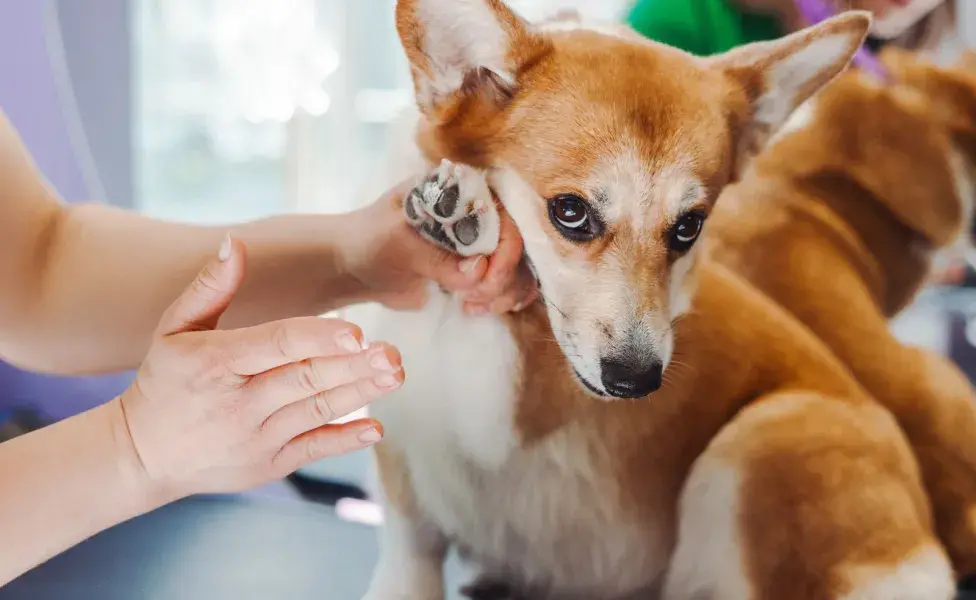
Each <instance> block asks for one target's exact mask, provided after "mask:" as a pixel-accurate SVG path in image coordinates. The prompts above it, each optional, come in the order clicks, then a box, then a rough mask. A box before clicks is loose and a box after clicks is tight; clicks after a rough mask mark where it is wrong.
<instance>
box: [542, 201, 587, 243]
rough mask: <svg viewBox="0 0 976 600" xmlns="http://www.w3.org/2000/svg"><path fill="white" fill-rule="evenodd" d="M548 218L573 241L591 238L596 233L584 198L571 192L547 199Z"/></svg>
mask: <svg viewBox="0 0 976 600" xmlns="http://www.w3.org/2000/svg"><path fill="white" fill-rule="evenodd" d="M549 220H550V221H552V224H553V225H555V226H556V229H558V230H559V231H560V233H562V234H563V235H564V236H566V237H568V238H569V239H571V240H573V241H586V240H591V239H593V238H594V237H596V235H597V233H598V228H597V224H596V222H595V219H594V217H593V216H591V215H590V209H589V207H588V206H587V204H586V200H583V199H582V198H580V197H579V196H574V195H572V194H566V195H563V196H556V197H555V198H553V199H552V200H550V201H549Z"/></svg>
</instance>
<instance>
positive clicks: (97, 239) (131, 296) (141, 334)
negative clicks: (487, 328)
mask: <svg viewBox="0 0 976 600" xmlns="http://www.w3.org/2000/svg"><path fill="white" fill-rule="evenodd" d="M57 219H58V222H57V223H56V224H55V225H53V226H51V227H50V228H49V229H50V234H49V235H48V236H46V237H47V239H48V245H47V247H46V249H44V251H43V252H41V254H42V255H43V257H44V261H43V264H41V265H37V266H36V267H35V269H36V270H37V272H38V279H37V282H36V289H35V290H34V291H33V293H32V295H33V297H34V301H27V302H24V303H23V304H24V309H23V312H25V313H26V314H20V315H16V318H15V319H13V320H12V321H11V322H9V323H6V324H4V323H0V330H2V334H0V338H2V339H0V356H2V357H3V358H6V359H7V360H8V361H11V362H14V363H16V364H19V365H21V366H24V367H26V368H29V369H32V370H36V371H46V372H59V373H92V372H103V371H110V370H118V369H125V368H129V367H133V366H135V365H137V364H138V363H139V362H140V361H141V360H142V358H143V356H144V355H145V351H146V349H147V348H148V344H149V341H150V337H151V334H152V331H153V328H154V327H155V326H156V323H157V322H158V321H159V318H160V315H161V314H162V312H163V310H164V309H165V308H166V306H167V305H169V303H170V302H172V300H173V299H174V298H175V297H176V296H177V295H178V294H179V293H180V291H181V290H182V289H183V288H184V286H186V284H187V282H189V281H191V280H192V279H193V277H194V275H195V274H196V273H197V271H198V270H199V269H200V268H201V267H202V265H203V264H204V263H205V262H206V261H207V260H208V259H210V258H211V257H212V256H213V255H215V254H216V253H217V251H218V248H219V246H220V243H221V240H222V238H223V236H224V234H225V233H226V232H227V231H228V228H217V227H199V226H193V225H184V224H176V223H167V222H160V221H156V220H152V219H149V218H146V217H143V216H140V215H138V214H135V213H131V212H126V211H122V210H119V209H115V208H112V207H107V206H101V205H87V206H77V207H73V208H66V209H64V210H63V211H62V213H61V214H60V215H59V216H58V217H57ZM339 219H341V217H326V216H319V215H317V216H305V215H301V216H300V215H286V216H279V217H273V218H269V219H265V220H262V221H258V222H253V223H249V224H244V225H240V226H237V227H232V228H229V231H230V232H231V234H232V235H234V236H235V237H237V238H238V239H240V240H242V241H243V242H244V243H245V244H246V246H247V250H248V265H247V279H246V281H245V284H244V288H243V289H242V290H241V292H240V294H239V295H238V296H237V298H236V299H235V301H234V303H233V306H232V307H231V309H230V311H229V312H228V314H227V316H226V318H225V320H224V321H222V322H221V325H222V326H231V327H237V326H244V325H251V324H256V323H259V322H263V321H269V320H274V319H279V318H285V317H292V316H299V315H311V314H318V313H322V312H326V311H328V310H331V309H333V308H335V307H337V306H341V305H344V304H347V303H348V302H350V301H353V300H354V299H356V298H355V296H356V294H358V293H359V289H358V287H357V285H356V282H355V281H354V280H353V279H352V278H351V277H348V276H347V275H346V273H344V272H343V270H342V266H341V261H340V260H339V258H338V251H337V250H336V248H337V247H338V246H339V245H340V244H341V238H342V237H343V236H345V235H348V232H346V231H344V228H343V227H342V223H341V222H337V220H339ZM4 340H5V341H6V343H4Z"/></svg>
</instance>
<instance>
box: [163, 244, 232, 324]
mask: <svg viewBox="0 0 976 600" xmlns="http://www.w3.org/2000/svg"><path fill="white" fill-rule="evenodd" d="M244 263H245V254H244V246H243V244H241V243H240V242H237V241H236V240H233V239H231V237H230V236H229V235H228V236H227V237H225V238H224V241H223V243H222V244H221V246H220V250H219V252H218V254H217V257H216V258H214V259H213V260H211V261H210V262H209V263H207V265H206V266H205V267H204V268H203V270H202V271H200V273H199V274H197V276H196V279H194V280H193V282H192V283H191V284H190V285H189V287H187V288H186V290H184V291H183V293H182V294H181V295H180V297H179V298H177V299H176V301H175V302H173V304H171V305H170V307H169V308H168V309H167V310H166V312H165V313H163V317H162V319H160V322H159V326H158V328H157V330H156V333H157V335H161V336H166V335H172V334H175V333H184V332H187V331H205V330H210V329H214V328H216V327H217V321H218V320H219V319H220V316H221V315H222V314H224V312H225V311H226V310H227V307H228V306H230V302H231V300H232V299H233V298H234V294H235V293H236V292H237V290H238V289H239V288H240V286H241V282H242V281H243V280H244Z"/></svg>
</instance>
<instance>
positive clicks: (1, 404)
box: [0, 0, 976, 600]
mask: <svg viewBox="0 0 976 600" xmlns="http://www.w3.org/2000/svg"><path fill="white" fill-rule="evenodd" d="M509 3H510V4H511V5H512V6H513V7H514V8H516V10H518V11H519V12H521V13H522V14H523V15H525V16H526V17H528V18H530V19H534V18H539V17H543V16H548V15H550V14H552V13H554V12H556V11H557V10H559V9H562V8H566V7H573V8H576V9H578V10H579V11H580V12H581V13H583V14H584V15H587V16H592V17H596V18H600V19H607V20H621V19H622V18H623V16H624V14H625V13H626V12H627V11H628V9H629V8H630V7H631V4H632V2H630V1H628V0H509ZM394 4H395V0H275V1H273V2H272V1H268V0H19V1H18V0H12V1H9V2H0V107H2V108H3V110H4V111H5V112H6V113H7V114H8V116H9V117H10V119H11V120H12V122H13V123H14V125H15V127H17V129H18V130H19V132H20V134H21V135H22V137H23V138H24V141H25V142H26V144H27V146H28V148H29V150H30V151H31V153H32V154H33V155H34V158H35V160H36V161H37V162H38V165H39V167H40V168H41V170H42V172H43V173H44V174H45V176H46V177H47V178H48V179H49V180H50V181H51V183H52V185H54V187H56V188H57V189H58V191H59V192H60V193H61V194H62V196H64V198H65V199H66V200H67V201H69V202H81V201H90V200H94V201H101V202H107V203H111V204H115V205H119V206H123V207H128V208H133V209H136V210H139V211H143V212H145V213H147V214H149V215H152V216H156V217H159V218H163V219H168V220H176V221H187V222H196V223H229V222H236V221H245V220H251V219H255V218H259V217H263V216H267V215H271V214H275V213H282V212H293V211H296V212H341V211H346V210H349V209H351V208H353V207H355V206H357V205H359V204H361V203H362V202H363V200H364V199H368V198H372V196H371V194H374V193H376V192H379V191H381V190H376V189H375V188H374V187H371V186H370V184H371V183H374V182H375V181H376V179H377V178H376V177H374V176H373V173H375V172H376V171H377V169H379V168H382V165H383V164H384V162H385V160H386V150H387V140H388V134H389V127H390V124H391V120H392V119H393V117H394V116H395V115H396V114H397V112H398V111H399V110H400V109H401V108H403V107H404V106H405V105H406V104H407V103H408V102H410V101H411V85H410V80H409V74H408V72H407V69H406V63H405V60H404V58H403V56H402V53H401V50H400V47H399V43H398V40H397V37H396V35H395V31H394V27H393V6H394ZM974 4H976V3H974V2H973V1H972V0H967V1H963V2H959V10H960V15H959V16H960V19H959V28H960V39H962V40H963V41H964V42H965V41H969V42H970V44H969V45H973V44H972V43H971V40H972V39H973V35H974V34H976V6H974ZM971 289H972V288H970V287H966V286H952V287H944V288H937V289H933V290H931V291H929V292H927V293H925V294H923V295H922V297H920V298H919V300H918V302H917V303H916V304H915V306H913V307H912V308H911V309H910V310H908V311H906V312H905V313H904V314H903V315H902V316H901V317H900V318H899V319H898V321H897V322H896V323H895V328H896V331H897V332H898V333H899V335H901V336H902V337H903V338H904V339H906V340H909V341H912V342H914V343H917V344H921V345H925V346H928V347H931V348H934V349H937V350H939V351H942V352H945V353H947V354H951V355H952V356H953V357H954V358H956V360H957V362H959V363H960V365H961V366H962V367H963V368H964V369H965V370H967V372H968V373H969V374H970V376H971V377H973V376H974V375H976V350H974V347H976V325H974V324H976V319H971V318H970V317H971V315H972V314H974V310H973V309H974V308H976V295H973V294H972V293H971V291H970V290H971ZM129 377H130V376H129V375H128V374H119V375H114V376H111V377H102V378H51V377H38V376H33V375H28V374H26V373H21V372H19V371H17V370H15V369H13V368H11V367H8V366H5V365H2V364H0V417H2V416H3V414H2V413H3V411H4V410H7V411H9V410H11V409H13V408H18V407H30V408H36V409H40V411H41V414H42V415H43V417H44V418H47V419H57V418H62V417H65V416H68V415H70V414H74V413H76V412H79V411H81V410H84V409H85V408H88V407H90V406H93V405H94V404H97V403H99V402H102V401H104V400H105V399H106V398H110V397H112V396H114V395H115V394H117V393H118V391H121V389H124V387H125V386H126V385H127V384H128V381H129ZM0 420H2V419H0ZM0 433H2V432H0ZM54 451H56V449H54ZM367 461H368V456H367V455H366V454H365V453H361V454H360V455H355V456H352V457H348V458H345V459H341V460H331V461H328V462H327V463H323V464H322V465H319V466H316V467H315V468H312V469H308V470H306V471H304V472H303V473H301V474H300V477H298V478H296V479H294V480H293V481H291V482H287V483H282V484H281V485H280V486H271V487H270V488H267V489H262V490H258V491H256V492H255V493H253V494H248V495H244V496H242V497H235V498H197V499H191V500H190V501H187V502H184V503H180V504H179V505H176V506H173V507H168V508H166V509H163V510H161V511H158V512H157V513H155V514H153V515H149V516H147V517H144V518H141V519H137V520H136V521H135V522H133V523H130V524H127V525H125V526H122V527H119V528H116V529H114V530H111V531H109V532H106V533H105V534H102V535H100V536H98V537H96V538H95V539H93V540H92V541H90V542H88V543H86V544H83V545H82V546H80V547H79V548H76V549H74V550H72V551H71V552H69V553H68V554H66V555H64V556H63V557H59V558H58V559H55V560H54V561H51V563H49V564H48V565H45V566H43V567H42V568H40V569H38V570H36V571H34V572H32V573H30V574H28V575H27V576H25V577H23V578H21V579H20V580H18V581H16V582H14V583H13V584H11V585H10V586H8V587H7V588H4V589H3V590H0V600H14V599H16V600H21V599H28V598H29V599H31V600H48V599H51V600H55V599H56V600H60V599H65V598H71V599H72V600H88V599H89V598H91V599H93V600H94V599H95V598H97V599H98V600H115V599H118V600H123V599H125V600H130V599H132V598H160V599H162V598H167V599H171V598H181V599H188V600H192V599H195V598H201V599H202V598H206V599H207V600H221V599H222V598H225V597H226V598H234V600H246V599H248V598H252V597H253V598H256V599H257V598H261V599H264V598H268V597H274V598H276V599H286V600H287V599H292V598H294V599H296V600H297V599H305V598H321V597H326V598H338V599H346V598H358V595H359V594H360V593H361V592H362V591H363V589H364V586H365V584H366V581H367V580H368V576H369V572H370V570H371V568H372V564H373V561H374V559H375V552H376V548H375V540H374V535H373V533H372V531H371V530H370V529H371V527H372V526H373V525H375V523H376V522H377V521H378V520H379V518H380V515H379V513H378V511H377V510H376V507H375V506H374V505H372V504H370V503H368V502H365V501H364V498H365V497H366V496H367V493H368V491H369V489H370V479H369V467H368V463H367ZM4 485H7V483H6V482H5V483H4ZM0 535H2V533H0ZM449 572H450V574H451V575H450V576H451V577H454V578H456V577H457V576H458V575H457V573H458V569H457V565H456V564H454V563H452V566H451V568H450V569H449Z"/></svg>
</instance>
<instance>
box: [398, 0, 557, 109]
mask: <svg viewBox="0 0 976 600" xmlns="http://www.w3.org/2000/svg"><path fill="white" fill-rule="evenodd" d="M396 25H397V31H398V32H399V34H400V40H401V42H402V43H403V47H404V50H405V51H406V53H407V59H408V60H409V61H410V70H411V73H412V75H413V79H414V86H415V88H416V93H417V104H418V106H419V107H420V110H421V111H422V112H423V113H424V114H425V116H426V117H427V118H428V119H431V120H433V121H443V120H447V119H449V118H450V117H451V116H452V115H451V113H452V111H453V110H455V109H456V107H457V105H458V102H459V99H460V98H461V97H462V96H465V95H474V94H482V95H485V96H486V97H488V98H490V99H491V100H493V101H496V102H499V103H501V102H504V101H505V100H506V99H507V98H510V97H511V96H512V94H513V93H514V92H515V90H516V87H517V85H518V76H519V71H520V69H521V68H522V67H523V66H524V65H526V64H527V63H529V62H530V61H532V60H533V59H534V58H535V57H536V56H538V55H539V54H540V53H541V52H544V51H545V49H546V44H545V42H544V41H543V39H542V38H541V37H540V36H538V35H537V34H535V33H533V32H532V30H531V27H530V26H529V24H528V23H526V22H525V21H524V20H523V19H522V18H521V17H520V16H518V15H517V14H515V12H513V11H512V10H511V9H510V8H509V7H508V6H506V5H505V3H504V2H502V1H501V0H398V2H397V8H396Z"/></svg>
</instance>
